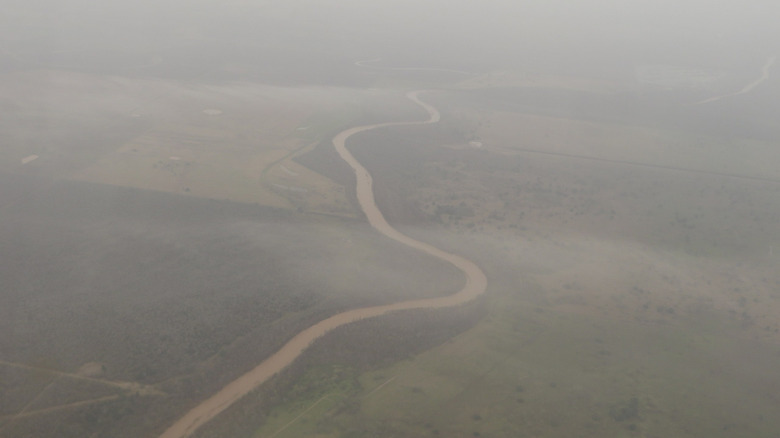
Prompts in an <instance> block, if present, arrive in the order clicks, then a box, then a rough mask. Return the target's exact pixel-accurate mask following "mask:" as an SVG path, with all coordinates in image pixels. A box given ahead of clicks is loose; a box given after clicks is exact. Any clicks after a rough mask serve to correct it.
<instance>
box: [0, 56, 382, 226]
mask: <svg viewBox="0 0 780 438" xmlns="http://www.w3.org/2000/svg"><path fill="white" fill-rule="evenodd" d="M383 94H384V95H385V96H382V95H383ZM391 94H392V93H383V92H376V91H375V92H370V93H365V92H361V91H347V90H344V89H339V88H322V87H320V88H317V87H311V88H295V89H293V88H284V87H274V86H267V85H255V84H249V83H222V84H209V83H204V82H199V83H190V84H187V83H181V82H174V81H167V80H161V79H156V80H153V79H137V78H126V77H110V76H96V75H90V74H83V73H75V72H63V71H56V70H53V71H40V72H36V73H33V74H26V75H19V74H14V73H11V74H6V75H3V76H2V77H0V96H3V97H4V99H5V101H6V103H7V105H6V106H5V107H4V108H5V109H4V110H3V109H0V112H2V113H3V122H2V131H1V132H2V136H3V138H2V140H3V142H4V144H8V147H4V148H3V149H2V151H0V168H2V169H5V170H7V171H18V172H24V173H31V174H45V175H47V176H50V177H64V178H68V179H76V180H82V181H90V182H98V183H104V184H112V185H119V186H125V187H136V188H142V189H148V190H156V191H163V192H169V193H179V194H186V195H189V196H197V197H204V198H211V199H228V200H233V201H238V202H245V203H257V204H261V205H268V206H274V207H281V208H298V209H304V210H313V211H318V210H324V211H326V212H332V213H337V214H341V215H346V216H350V215H352V216H354V212H353V211H351V208H350V207H349V203H348V201H347V199H346V196H345V194H344V188H343V187H340V186H339V184H336V183H334V182H333V181H330V180H328V179H327V178H324V177H322V176H321V175H319V174H317V173H315V172H312V171H308V170H303V169H299V171H298V172H295V173H297V175H295V177H294V180H293V177H292V176H291V175H289V174H278V173H277V172H275V171H274V172H271V171H270V170H271V169H270V168H271V167H278V165H280V164H284V165H287V166H288V167H290V166H294V164H291V161H290V160H291V159H293V158H294V157H295V156H296V155H297V154H299V153H301V152H305V149H306V148H307V147H311V146H313V145H314V144H316V143H317V142H319V141H322V140H324V139H327V138H328V136H329V135H330V134H331V133H332V132H333V131H334V130H336V129H338V128H340V127H342V126H345V125H348V124H349V123H351V122H353V120H355V119H357V118H359V117H361V116H363V114H362V113H361V111H362V108H364V107H365V106H364V105H365V102H369V104H370V102H372V101H376V100H382V99H384V98H386V96H387V95H391ZM42 128H45V129H42ZM32 157H37V158H34V159H32ZM274 170H276V169H274ZM290 188H293V189H294V190H290Z"/></svg>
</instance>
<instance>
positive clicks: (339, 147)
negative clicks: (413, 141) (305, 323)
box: [160, 91, 487, 438]
mask: <svg viewBox="0 0 780 438" xmlns="http://www.w3.org/2000/svg"><path fill="white" fill-rule="evenodd" d="M421 93H422V92H421V91H413V92H410V93H408V94H407V95H406V97H407V98H408V99H410V100H412V101H413V102H414V103H416V104H417V105H419V106H420V107H422V108H423V109H425V110H426V111H427V112H428V119H426V120H422V121H412V122H389V123H377V124H373V125H365V126H356V127H354V128H349V129H347V130H345V131H342V132H340V133H339V134H337V135H336V136H335V137H334V138H333V145H334V146H335V147H336V151H338V153H339V155H340V156H341V158H343V159H344V161H346V162H347V163H348V164H349V165H350V166H351V167H352V169H354V171H355V175H356V176H357V187H356V189H357V199H358V202H359V204H360V208H361V209H362V210H363V213H364V214H365V215H366V218H367V219H368V221H369V223H370V224H371V226H372V227H374V229H376V230H377V231H378V232H380V233H382V234H383V235H385V236H387V237H389V238H391V239H393V240H396V241H398V242H400V243H403V244H404V245H406V246H409V247H412V248H414V249H416V250H418V251H422V252H424V253H426V254H429V255H431V256H433V257H436V258H439V259H441V260H444V261H446V262H449V263H451V264H453V265H454V266H455V267H457V268H458V269H459V270H461V271H462V272H463V274H464V277H465V283H464V285H463V287H462V288H461V289H460V290H459V291H458V292H456V293H454V294H452V295H448V296H446V297H439V298H426V299H419V300H409V301H402V302H399V303H394V304H386V305H381V306H372V307H365V308H361V309H353V310H348V311H346V312H342V313H339V314H337V315H333V316H331V317H330V318H327V319H325V320H322V321H320V322H318V323H316V324H314V325H313V326H311V327H309V328H307V329H305V330H303V331H302V332H300V333H298V334H297V335H296V336H295V337H294V338H292V339H291V340H290V341H289V342H288V343H287V344H285V345H284V346H283V347H282V348H281V349H280V350H279V351H277V352H276V353H274V354H273V355H272V356H271V357H269V358H268V359H266V360H264V361H263V362H262V363H260V364H259V365H257V366H256V367H255V368H253V369H252V370H251V371H249V372H247V373H246V374H244V375H242V376H241V377H239V378H238V379H236V380H234V381H233V382H231V383H229V384H228V385H227V386H225V387H224V388H222V389H221V390H220V391H219V392H217V393H216V394H214V395H213V396H211V397H209V398H208V399H207V400H205V401H204V402H203V403H201V404H199V405H197V406H196V407H195V408H193V409H192V410H190V411H189V412H187V413H186V414H185V415H184V416H183V417H181V418H180V419H179V420H178V421H176V423H174V424H173V425H172V426H171V427H169V428H168V429H167V430H166V431H165V432H164V433H163V434H162V435H161V436H160V438H184V437H187V436H190V435H191V434H192V433H193V432H195V431H196V430H197V429H198V428H199V427H200V426H202V425H203V424H205V423H206V422H208V421H209V420H211V419H213V418H214V417H216V416H217V415H219V413H221V412H222V411H224V410H225V409H227V408H228V407H229V406H230V405H232V404H233V403H235V402H236V401H238V400H239V399H240V398H242V397H243V396H245V395H246V394H248V393H249V392H250V391H252V390H253V389H255V388H257V387H258V386H260V385H261V384H262V383H263V382H265V381H267V380H268V379H270V378H271V377H273V375H274V374H276V373H278V372H279V371H281V370H283V369H284V368H285V367H287V366H288V365H290V364H291V363H292V362H293V361H294V360H295V359H296V358H297V357H298V356H300V355H301V354H302V353H303V352H304V351H305V350H306V349H307V348H308V347H309V345H311V344H312V343H313V342H314V341H315V340H317V339H318V338H320V337H321V336H323V335H325V334H326V333H328V332H329V331H331V330H333V329H335V328H336V327H340V326H342V325H344V324H348V323H351V322H355V321H359V320H361V319H366V318H372V317H375V316H379V315H383V314H386V313H388V312H393V311H397V310H404V309H437V308H442V307H452V306H457V305H460V304H463V303H466V302H468V301H471V300H473V299H474V298H476V297H477V296H479V295H481V294H482V293H484V292H485V290H486V288H487V278H486V277H485V273H484V272H482V270H481V269H480V268H479V267H478V266H477V265H475V264H474V263H473V262H471V261H470V260H468V259H465V258H463V257H461V256H459V255H456V254H452V253H449V252H446V251H443V250H441V249H439V248H436V247H435V246H433V245H429V244H427V243H425V242H421V241H419V240H415V239H413V238H411V237H409V236H406V235H404V234H402V233H400V232H399V231H397V230H396V229H395V228H393V227H391V226H390V224H388V223H387V221H386V220H385V217H384V216H383V215H382V212H381V211H380V210H379V207H377V205H376V201H375V200H374V190H373V180H372V178H371V174H370V173H369V172H368V170H366V168H365V167H363V165H362V164H360V162H359V161H357V160H356V159H355V157H354V156H352V154H351V153H350V152H349V150H348V149H347V147H346V142H347V139H349V138H350V137H352V136H353V135H355V134H358V133H360V132H364V131H369V130H372V129H378V128H384V127H391V126H409V125H426V124H431V123H436V122H438V121H439V119H440V114H439V111H438V110H437V109H436V108H434V107H433V106H431V105H429V104H427V103H425V102H423V101H422V100H420V98H419V95H420V94H421Z"/></svg>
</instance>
